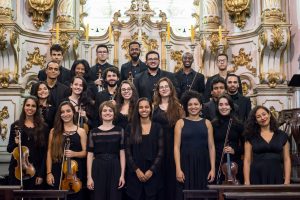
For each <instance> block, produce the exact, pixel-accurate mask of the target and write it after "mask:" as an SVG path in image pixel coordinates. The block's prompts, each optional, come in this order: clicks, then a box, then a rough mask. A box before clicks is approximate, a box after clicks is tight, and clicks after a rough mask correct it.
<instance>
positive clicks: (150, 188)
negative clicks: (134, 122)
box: [126, 122, 163, 200]
mask: <svg viewBox="0 0 300 200" xmlns="http://www.w3.org/2000/svg"><path fill="white" fill-rule="evenodd" d="M130 132H131V126H130V125H128V127H127V129H126V134H128V135H127V146H126V160H127V161H126V163H127V167H128V170H127V171H126V181H127V194H128V196H129V197H130V198H131V199H133V200H140V199H143V200H148V199H153V200H156V199H157V198H158V192H159V191H160V190H161V188H162V186H163V180H162V175H161V162H162V157H163V132H162V129H161V126H160V125H159V124H158V123H155V122H152V125H151V128H150V133H149V134H148V135H143V136H142V141H141V143H139V144H136V143H133V142H131V141H130V138H129V136H130ZM138 168H139V169H140V170H141V171H142V172H143V173H145V172H146V171H147V170H151V171H152V172H153V175H152V177H151V178H150V179H149V180H148V181H147V182H145V183H143V182H140V181H139V179H138V177H137V175H136V172H135V171H136V170H137V169H138Z"/></svg>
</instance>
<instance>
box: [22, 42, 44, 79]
mask: <svg viewBox="0 0 300 200" xmlns="http://www.w3.org/2000/svg"><path fill="white" fill-rule="evenodd" d="M27 56H28V57H27V58H26V61H27V62H28V63H27V64H26V65H25V67H24V68H23V69H22V76H25V74H26V72H27V71H28V70H30V69H31V68H32V66H33V65H37V66H40V68H41V69H42V68H43V67H44V65H45V63H46V56H44V55H41V54H40V49H39V48H38V47H35V48H34V51H33V53H29V52H27Z"/></svg>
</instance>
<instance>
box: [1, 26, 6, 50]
mask: <svg viewBox="0 0 300 200" xmlns="http://www.w3.org/2000/svg"><path fill="white" fill-rule="evenodd" d="M5 32H6V29H5V27H4V26H3V24H0V51H4V50H6V49H7V41H6V33H5Z"/></svg>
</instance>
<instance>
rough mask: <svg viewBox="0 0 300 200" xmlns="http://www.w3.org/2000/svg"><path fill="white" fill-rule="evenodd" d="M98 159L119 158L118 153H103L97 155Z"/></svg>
mask: <svg viewBox="0 0 300 200" xmlns="http://www.w3.org/2000/svg"><path fill="white" fill-rule="evenodd" d="M95 158H96V159H102V160H112V159H116V158H119V155H118V154H112V153H101V154H96V155H95Z"/></svg>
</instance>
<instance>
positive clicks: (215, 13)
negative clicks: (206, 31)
mask: <svg viewBox="0 0 300 200" xmlns="http://www.w3.org/2000/svg"><path fill="white" fill-rule="evenodd" d="M202 6H203V15H202V17H203V21H202V23H203V25H204V27H205V28H210V29H213V28H217V27H218V26H219V25H220V16H219V4H218V0H203V2H202Z"/></svg>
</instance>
